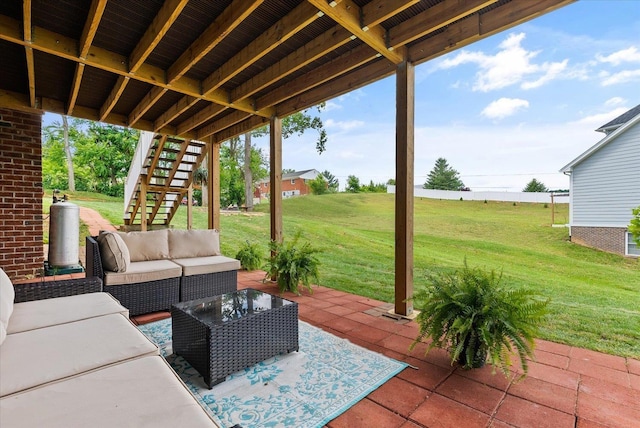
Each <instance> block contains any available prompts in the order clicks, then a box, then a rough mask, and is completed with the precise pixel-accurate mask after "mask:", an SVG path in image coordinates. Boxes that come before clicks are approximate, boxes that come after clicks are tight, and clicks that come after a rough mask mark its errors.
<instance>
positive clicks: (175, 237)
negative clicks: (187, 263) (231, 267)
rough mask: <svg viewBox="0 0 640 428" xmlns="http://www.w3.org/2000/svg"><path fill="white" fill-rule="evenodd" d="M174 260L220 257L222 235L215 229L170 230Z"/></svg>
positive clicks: (171, 251)
mask: <svg viewBox="0 0 640 428" xmlns="http://www.w3.org/2000/svg"><path fill="white" fill-rule="evenodd" d="M169 254H170V255H171V258H172V259H184V258H189V257H207V256H219V255H220V234H219V233H218V231H217V230H215V229H191V230H175V229H172V230H169Z"/></svg>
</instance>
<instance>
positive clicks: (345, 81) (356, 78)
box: [276, 58, 396, 117]
mask: <svg viewBox="0 0 640 428" xmlns="http://www.w3.org/2000/svg"><path fill="white" fill-rule="evenodd" d="M395 72H396V66H395V65H394V64H391V63H390V62H389V61H387V60H385V59H382V58H380V59H378V60H376V61H373V62H371V63H370V64H367V65H365V66H363V67H360V68H359V69H357V70H355V71H352V72H351V73H349V74H345V75H343V76H341V77H338V78H337V79H333V80H331V81H329V82H326V83H324V84H323V85H320V86H317V87H315V88H313V89H310V90H308V91H305V92H304V93H302V94H300V95H298V96H296V97H293V98H290V99H288V100H287V101H285V102H283V103H281V104H279V105H277V106H276V112H277V116H279V117H286V116H289V115H290V114H293V113H295V112H297V111H300V110H304V109H305V108H308V107H309V106H314V105H318V104H320V103H321V102H323V101H327V100H329V99H332V98H335V97H338V96H340V95H342V94H346V93H347V92H351V91H353V90H355V89H358V88H361V87H363V86H365V85H367V84H369V83H371V82H373V81H375V80H378V79H382V78H384V77H388V76H391V75H393V74H394V73H395Z"/></svg>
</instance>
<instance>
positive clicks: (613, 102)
mask: <svg viewBox="0 0 640 428" xmlns="http://www.w3.org/2000/svg"><path fill="white" fill-rule="evenodd" d="M626 102H627V100H625V99H624V98H621V97H613V98H609V99H608V100H607V101H605V102H604V105H605V106H606V107H613V106H617V105H620V104H624V103H626Z"/></svg>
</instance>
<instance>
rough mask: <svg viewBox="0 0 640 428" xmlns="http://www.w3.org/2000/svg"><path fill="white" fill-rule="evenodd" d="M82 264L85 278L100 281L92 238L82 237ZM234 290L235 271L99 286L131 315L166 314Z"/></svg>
mask: <svg viewBox="0 0 640 428" xmlns="http://www.w3.org/2000/svg"><path fill="white" fill-rule="evenodd" d="M86 264H87V266H86V269H87V275H89V274H90V275H93V276H96V277H98V278H100V279H102V280H104V269H103V267H102V259H101V256H100V247H99V245H98V241H97V240H96V237H94V236H87V238H86ZM237 287H238V272H237V271H236V270H230V271H223V272H216V273H207V274H200V275H189V276H181V277H177V278H169V279H164V280H159V281H149V282H141V283H133V284H122V285H113V286H109V285H106V284H105V285H104V286H103V288H104V291H106V292H107V293H110V294H111V295H112V296H113V297H115V298H116V299H118V300H119V301H120V303H121V304H122V305H123V306H124V307H126V308H127V309H129V313H130V314H131V315H132V316H135V315H141V314H147V313H150V312H157V311H168V310H169V309H170V308H171V305H172V304H174V303H178V302H184V301H188V300H195V299H200V298H203V297H209V296H217V295H219V294H225V293H230V292H232V291H236V290H237Z"/></svg>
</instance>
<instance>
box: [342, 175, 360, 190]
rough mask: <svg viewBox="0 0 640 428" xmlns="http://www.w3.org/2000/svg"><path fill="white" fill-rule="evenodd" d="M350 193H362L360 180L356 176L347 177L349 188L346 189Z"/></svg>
mask: <svg viewBox="0 0 640 428" xmlns="http://www.w3.org/2000/svg"><path fill="white" fill-rule="evenodd" d="M344 190H345V191H346V192H348V193H358V192H360V179H359V178H358V177H356V176H355V175H350V176H348V177H347V186H346V187H345V189H344Z"/></svg>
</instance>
